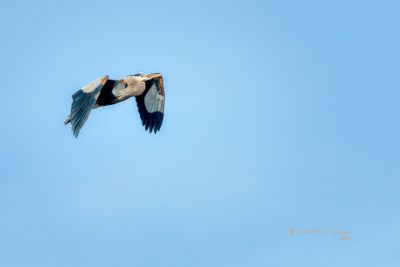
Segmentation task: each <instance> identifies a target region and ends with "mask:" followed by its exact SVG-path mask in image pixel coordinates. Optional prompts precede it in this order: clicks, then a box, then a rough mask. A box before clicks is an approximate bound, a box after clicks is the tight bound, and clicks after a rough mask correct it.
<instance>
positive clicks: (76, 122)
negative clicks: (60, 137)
mask: <svg viewBox="0 0 400 267" xmlns="http://www.w3.org/2000/svg"><path fill="white" fill-rule="evenodd" d="M107 80H108V76H104V77H102V78H99V79H97V80H94V81H92V82H90V83H89V84H87V85H85V86H84V87H82V89H80V90H79V91H77V92H76V93H75V94H73V95H72V99H73V102H72V106H71V114H70V121H71V124H72V132H73V134H74V136H75V137H78V135H79V131H80V130H81V128H82V127H83V125H84V124H85V122H86V121H87V119H88V118H89V115H90V112H91V110H92V109H93V106H94V105H95V104H96V100H97V98H98V96H99V94H100V91H101V89H102V88H103V86H104V84H105V83H106V82H107Z"/></svg>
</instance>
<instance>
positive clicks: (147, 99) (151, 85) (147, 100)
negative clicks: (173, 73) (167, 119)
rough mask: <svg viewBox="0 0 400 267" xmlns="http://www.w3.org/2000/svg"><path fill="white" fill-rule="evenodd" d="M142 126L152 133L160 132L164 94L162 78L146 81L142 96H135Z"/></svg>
mask: <svg viewBox="0 0 400 267" xmlns="http://www.w3.org/2000/svg"><path fill="white" fill-rule="evenodd" d="M136 103H137V106H138V109H139V114H140V119H141V120H142V125H143V126H144V127H145V128H146V130H147V129H148V130H149V131H150V133H151V132H152V131H153V130H154V133H157V131H159V130H160V128H161V124H162V122H163V118H164V104H165V93H164V84H163V79H162V77H161V76H160V77H157V78H154V79H151V80H148V81H146V89H145V91H144V92H143V94H141V95H139V96H136Z"/></svg>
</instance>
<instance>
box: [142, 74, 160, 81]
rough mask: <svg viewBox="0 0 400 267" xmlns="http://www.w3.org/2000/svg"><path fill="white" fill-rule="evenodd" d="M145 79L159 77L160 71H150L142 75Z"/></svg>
mask: <svg viewBox="0 0 400 267" xmlns="http://www.w3.org/2000/svg"><path fill="white" fill-rule="evenodd" d="M143 77H144V80H145V81H148V80H151V79H154V78H160V77H161V73H151V74H146V75H144V76H143Z"/></svg>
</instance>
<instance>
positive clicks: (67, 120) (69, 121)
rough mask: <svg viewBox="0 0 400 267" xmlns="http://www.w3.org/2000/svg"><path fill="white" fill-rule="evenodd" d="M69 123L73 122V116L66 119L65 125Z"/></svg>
mask: <svg viewBox="0 0 400 267" xmlns="http://www.w3.org/2000/svg"><path fill="white" fill-rule="evenodd" d="M68 123H71V116H69V115H68V116H67V117H66V118H65V120H64V125H67V124H68Z"/></svg>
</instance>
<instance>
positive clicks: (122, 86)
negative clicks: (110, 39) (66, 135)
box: [64, 73, 165, 137]
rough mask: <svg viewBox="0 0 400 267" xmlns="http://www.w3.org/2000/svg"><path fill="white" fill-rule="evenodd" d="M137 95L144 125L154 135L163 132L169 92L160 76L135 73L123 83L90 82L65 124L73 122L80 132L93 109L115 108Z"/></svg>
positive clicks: (104, 79)
mask: <svg viewBox="0 0 400 267" xmlns="http://www.w3.org/2000/svg"><path fill="white" fill-rule="evenodd" d="M132 96H135V98H136V103H137V106H138V110H139V114H140V119H141V120H142V125H143V126H144V127H145V129H146V130H148V131H149V132H150V133H151V132H152V131H153V132H154V133H157V131H159V130H160V128H161V124H162V122H163V118H164V104H165V93H164V84H163V78H162V75H161V74H160V73H152V74H140V73H139V74H134V75H128V76H124V77H122V78H121V79H119V80H111V79H109V78H108V76H107V75H106V76H103V77H101V78H99V79H97V80H94V81H92V82H90V83H89V84H87V85H85V86H84V87H82V88H81V89H80V90H79V91H77V92H76V93H75V94H73V95H72V100H73V101H72V105H71V114H70V115H68V116H67V118H66V119H65V121H64V124H65V125H67V124H68V123H71V125H72V132H73V134H74V136H75V137H78V135H79V131H80V130H81V128H82V126H83V125H84V124H85V122H86V120H87V119H88V118H89V115H90V112H91V111H92V109H95V108H98V107H102V106H108V105H113V104H116V103H119V102H121V101H124V100H126V99H128V98H130V97H132Z"/></svg>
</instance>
